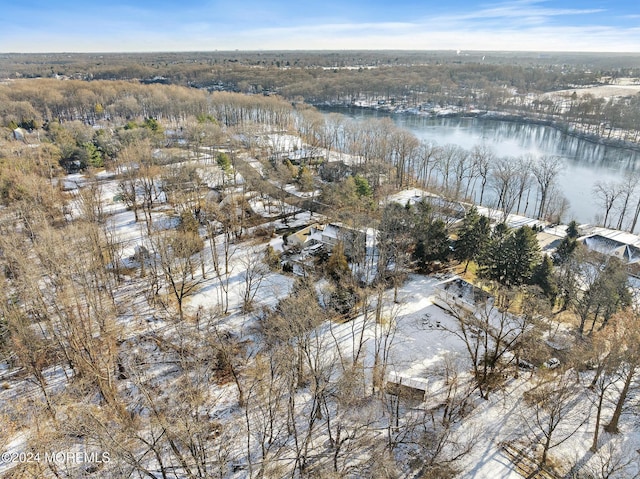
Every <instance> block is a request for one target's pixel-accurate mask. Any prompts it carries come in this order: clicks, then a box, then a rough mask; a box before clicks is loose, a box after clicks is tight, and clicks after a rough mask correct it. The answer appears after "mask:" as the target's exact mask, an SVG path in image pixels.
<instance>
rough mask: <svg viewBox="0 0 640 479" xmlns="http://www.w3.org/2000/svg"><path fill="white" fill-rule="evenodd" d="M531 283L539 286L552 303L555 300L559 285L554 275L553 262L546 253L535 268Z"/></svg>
mask: <svg viewBox="0 0 640 479" xmlns="http://www.w3.org/2000/svg"><path fill="white" fill-rule="evenodd" d="M531 283H532V284H534V285H536V286H539V287H540V289H541V290H542V293H543V294H544V295H545V296H546V297H547V298H548V299H549V301H550V302H551V304H553V303H554V302H555V298H556V296H557V295H558V286H557V284H556V281H555V278H554V275H553V262H552V261H551V258H549V256H547V255H545V256H544V257H543V258H542V261H541V262H540V263H539V264H538V265H537V266H536V267H535V268H534V270H533V276H532V278H531Z"/></svg>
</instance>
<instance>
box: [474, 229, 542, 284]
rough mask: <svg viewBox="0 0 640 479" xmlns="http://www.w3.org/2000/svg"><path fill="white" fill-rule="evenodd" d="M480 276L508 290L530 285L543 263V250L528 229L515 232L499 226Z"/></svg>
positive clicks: (482, 260)
mask: <svg viewBox="0 0 640 479" xmlns="http://www.w3.org/2000/svg"><path fill="white" fill-rule="evenodd" d="M479 262H480V267H481V268H480V274H481V275H482V276H484V277H486V278H488V279H491V280H494V281H497V282H499V283H501V284H503V285H505V286H519V285H521V284H530V282H531V278H532V276H533V271H534V268H535V267H536V266H537V265H538V264H539V263H540V246H539V245H538V240H537V239H536V234H535V232H534V231H533V230H532V229H531V228H529V227H528V226H523V227H522V228H519V229H518V230H516V231H515V232H514V231H511V230H509V229H508V228H506V226H502V227H501V226H500V225H498V226H496V229H495V230H494V233H493V235H492V238H491V241H490V242H489V244H488V246H487V249H486V252H485V254H483V255H482V256H481V257H480V261H479Z"/></svg>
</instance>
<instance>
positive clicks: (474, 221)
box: [455, 206, 491, 273]
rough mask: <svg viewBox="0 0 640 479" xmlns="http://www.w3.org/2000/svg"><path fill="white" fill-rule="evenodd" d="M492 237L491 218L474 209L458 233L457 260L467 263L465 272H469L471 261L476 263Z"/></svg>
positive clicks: (463, 221) (464, 220) (468, 213)
mask: <svg viewBox="0 0 640 479" xmlns="http://www.w3.org/2000/svg"><path fill="white" fill-rule="evenodd" d="M490 235H491V228H490V225H489V218H487V217H486V216H481V215H480V214H478V210H477V209H476V207H475V206H474V207H472V208H471V209H470V210H469V211H468V212H467V214H466V215H465V216H464V219H463V220H462V227H461V229H460V232H459V233H458V241H457V242H456V248H455V258H456V259H457V260H458V261H466V262H467V263H466V264H465V267H464V272H465V273H466V272H467V268H468V267H469V262H470V261H472V260H473V261H476V260H477V259H478V257H479V256H480V254H481V253H482V251H484V249H485V247H486V245H487V243H488V242H489V238H490Z"/></svg>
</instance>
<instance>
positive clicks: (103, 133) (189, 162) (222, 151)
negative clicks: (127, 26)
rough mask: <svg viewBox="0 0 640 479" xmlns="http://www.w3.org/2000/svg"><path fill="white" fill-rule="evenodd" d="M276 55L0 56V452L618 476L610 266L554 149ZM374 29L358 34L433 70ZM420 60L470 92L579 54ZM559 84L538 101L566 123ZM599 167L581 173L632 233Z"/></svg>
mask: <svg viewBox="0 0 640 479" xmlns="http://www.w3.org/2000/svg"><path fill="white" fill-rule="evenodd" d="M256 55H257V54H256ZM291 55H293V54H282V56H277V55H275V54H274V55H265V56H266V57H267V58H266V59H265V62H267V63H269V62H278V61H280V62H281V64H280V66H278V65H276V66H275V67H273V65H271V64H270V63H269V64H268V65H265V68H267V69H270V68H273V69H274V71H276V72H278V75H276V77H274V78H276V79H277V83H274V84H273V85H270V84H268V83H267V81H268V78H269V76H268V75H267V74H265V75H261V76H260V77H261V80H260V81H261V82H262V83H261V85H262V88H260V89H258V88H254V87H253V86H251V85H254V83H252V82H253V81H254V80H253V79H252V77H251V76H250V75H249V73H247V72H248V70H249V69H250V66H251V64H250V62H252V61H254V60H255V58H256V57H255V55H254V56H252V55H246V56H243V55H232V54H228V55H220V56H218V57H217V58H215V57H211V58H210V59H209V60H206V56H205V55H202V56H201V62H203V63H206V62H207V61H209V63H208V64H207V65H206V68H207V69H208V72H209V74H211V72H214V73H215V72H216V71H217V70H216V68H218V67H217V63H223V64H224V63H233V66H232V67H231V68H226V67H221V71H223V70H224V72H225V73H224V75H228V77H225V78H226V79H223V76H222V74H220V76H219V77H215V76H210V77H209V78H208V79H206V80H202V81H203V82H204V81H206V82H212V83H211V85H214V84H216V83H217V82H222V84H226V83H228V82H230V83H233V82H234V81H235V80H229V78H232V77H233V75H238V77H237V78H241V77H242V78H244V81H246V82H247V84H248V85H250V86H251V87H250V88H240V87H239V83H238V84H236V85H235V86H236V87H237V89H238V90H241V91H217V89H215V88H209V89H208V88H205V86H207V85H205V83H202V84H201V85H198V86H201V87H200V88H194V85H191V86H186V85H185V84H187V83H189V82H192V81H194V82H195V81H200V80H198V78H199V77H198V75H199V73H198V71H197V70H198V68H200V67H196V66H195V65H194V66H193V70H192V71H190V70H189V69H188V68H187V67H186V66H185V65H183V64H182V63H181V62H182V61H183V60H182V58H183V57H181V56H178V57H175V56H174V54H167V55H166V56H165V57H164V58H158V59H157V60H154V61H155V62H157V63H156V64H155V66H158V68H157V69H156V70H157V73H154V71H153V70H154V68H155V66H154V64H151V63H149V64H145V63H143V62H140V63H138V62H137V61H133V60H131V59H128V58H125V59H124V60H119V61H121V63H119V64H118V63H117V62H116V63H117V65H118V68H120V70H117V71H116V70H109V69H110V68H114V67H113V65H112V66H109V65H108V64H107V63H105V64H104V65H103V64H100V65H96V66H95V70H92V69H89V68H87V64H88V63H89V62H97V63H101V60H97V59H96V58H93V57H90V56H89V57H87V56H84V57H79V58H80V60H78V61H80V62H81V63H78V64H75V63H72V62H69V61H66V60H61V63H60V64H59V71H55V69H56V68H57V67H58V65H57V64H56V63H53V62H51V63H49V64H48V65H49V66H51V65H56V66H55V67H54V68H53V71H52V72H45V71H43V70H42V68H43V67H42V64H41V63H38V62H34V63H30V61H31V60H32V59H31V57H22V56H10V58H9V60H10V61H11V62H13V63H11V64H10V67H11V71H22V72H23V73H21V75H20V76H22V77H33V78H16V77H15V75H13V74H12V75H13V76H14V78H11V79H8V80H7V81H4V82H3V83H2V84H0V124H1V126H2V129H1V135H0V203H1V204H2V208H1V209H0V228H2V234H1V235H0V265H1V266H2V275H1V277H0V290H1V291H2V295H3V298H2V299H3V301H2V306H1V312H2V315H1V317H0V398H1V399H2V400H1V401H0V431H2V432H1V433H0V450H1V452H2V453H3V454H2V460H1V461H0V474H1V475H2V477H7V478H9V477H12V478H13V477H20V478H22V477H25V478H27V477H29V478H30V477H32V478H42V477H73V478H75V477H96V478H100V477H104V478H111V477H122V478H127V477H131V478H145V477H146V478H163V479H164V478H210V477H219V478H240V477H251V478H254V477H255V478H280V477H291V478H306V477H309V478H337V477H341V478H342V477H353V478H356V477H380V478H405V477H406V478H447V477H452V478H453V477H472V476H473V475H478V477H491V476H492V475H493V476H494V477H498V476H499V475H500V474H505V471H507V473H510V472H513V473H514V474H515V473H519V474H522V475H523V476H525V477H526V476H528V475H529V477H576V478H585V479H586V478H592V477H607V478H616V477H619V478H623V477H624V478H627V477H640V463H639V461H638V456H637V452H636V450H637V449H638V448H640V435H638V434H637V432H636V430H637V421H638V418H637V401H638V394H637V391H638V379H639V375H638V370H639V365H640V355H639V354H638V353H639V349H638V347H639V346H638V345H639V344H640V341H639V338H638V336H639V334H640V328H639V327H638V311H637V302H636V297H635V292H636V288H635V287H634V285H635V284H637V279H635V276H634V275H635V274H637V271H634V270H633V267H632V265H630V264H627V263H628V262H627V261H625V258H624V257H623V258H619V257H616V256H615V255H607V254H603V253H602V251H594V250H593V249H590V248H588V247H587V245H585V242H584V241H582V238H583V237H584V236H585V231H584V230H583V225H579V224H577V223H576V222H575V221H571V218H565V217H564V216H565V214H566V200H564V199H563V197H562V192H561V191H559V190H558V188H557V181H556V180H557V175H558V172H559V171H560V168H561V165H560V163H559V161H558V159H557V158H554V157H541V158H508V157H502V156H500V155H499V154H498V153H497V152H494V151H491V150H490V149H487V148H483V147H482V146H481V145H478V146H477V147H474V148H473V149H472V150H470V151H466V150H464V149H462V148H459V147H454V146H451V145H443V146H437V145H431V144H427V143H425V142H421V141H419V140H418V139H417V138H415V136H413V135H412V134H411V133H410V132H408V131H406V130H403V129H401V128H399V127H397V126H395V125H394V124H393V123H392V122H391V121H390V120H388V119H383V120H379V119H373V120H368V121H365V122H354V121H351V120H348V119H346V118H345V117H343V116H341V115H339V114H335V113H331V114H323V113H320V112H319V111H317V110H316V109H315V108H314V107H313V106H311V105H309V104H308V103H305V102H303V101H302V100H303V99H304V100H307V99H308V96H307V94H306V93H304V91H314V90H316V89H317V90H318V91H322V88H324V87H321V83H318V84H313V83H309V85H307V86H304V88H308V89H309V90H303V86H302V83H305V82H307V81H309V79H308V78H306V79H305V80H304V81H303V80H300V81H301V85H300V86H299V87H296V86H295V81H293V80H292V79H293V78H294V76H295V75H305V77H306V76H308V75H313V74H314V72H315V73H318V77H321V76H322V75H325V74H324V73H323V74H322V75H321V74H320V73H319V72H320V71H323V72H325V71H326V72H328V73H326V75H334V74H335V75H338V79H339V81H337V82H336V85H340V86H338V87H337V88H338V89H337V90H335V91H330V90H329V89H328V88H329V87H328V86H327V87H326V88H327V89H325V90H324V91H325V93H323V94H324V95H326V96H325V97H323V98H322V101H331V100H332V99H339V98H340V97H341V96H342V95H346V96H347V97H349V98H352V97H353V96H358V97H360V96H362V95H365V96H366V95H370V96H371V97H375V98H377V97H379V96H384V95H386V96H392V95H396V94H400V93H398V92H400V90H397V91H396V90H393V88H395V87H392V86H390V84H388V83H386V80H384V79H381V80H380V82H378V83H376V82H370V81H368V80H365V81H363V83H362V85H370V86H367V88H373V89H372V90H365V89H364V88H363V87H362V86H360V85H355V86H354V87H353V88H354V89H353V90H348V89H347V90H343V88H345V87H344V85H345V84H346V83H340V82H342V81H344V82H348V79H349V78H352V75H355V73H350V72H353V71H354V70H348V69H346V68H345V69H344V70H341V69H340V68H338V67H343V66H345V67H346V66H351V65H352V64H353V63H354V62H353V61H352V60H349V59H345V60H344V61H345V62H347V60H349V62H350V63H349V62H347V63H345V64H344V65H337V66H336V62H337V61H343V60H337V59H336V58H333V59H332V58H331V56H330V55H321V56H317V55H313V54H310V55H308V56H306V55H302V54H296V55H299V56H300V57H301V59H300V60H299V63H302V65H303V66H302V67H300V68H298V69H291V70H292V71H290V70H287V68H285V67H286V66H287V65H286V62H290V63H291V62H292V57H291ZM404 55H405V57H403V56H400V55H398V56H397V59H395V58H396V57H393V55H390V54H386V55H385V56H384V57H383V59H380V58H378V57H376V56H375V55H371V56H369V55H364V54H363V58H362V59H361V60H362V63H363V64H369V63H371V62H372V61H374V60H376V59H377V60H376V61H378V60H379V61H380V62H386V63H387V64H390V65H391V64H393V62H394V61H395V62H399V63H402V64H404V62H407V65H408V66H407V68H408V69H410V70H412V71H414V72H415V74H416V78H417V77H421V78H422V79H421V80H420V81H433V83H434V84H436V83H437V84H439V85H444V83H442V84H441V83H440V80H439V79H436V80H433V78H435V77H433V78H432V79H431V80H429V79H428V78H427V77H426V76H425V77H423V76H422V72H423V70H420V69H416V68H418V67H416V66H415V64H416V63H417V62H418V59H416V58H415V57H412V56H411V55H409V54H406V53H405V54H404ZM4 57H6V55H4V56H3V58H2V61H3V65H6V61H9V60H7V59H6V58H4ZM407 57H409V58H407ZM444 57H446V55H445V54H444V53H443V54H441V55H437V54H432V57H430V58H427V59H424V62H429V63H433V65H429V66H428V67H427V66H425V67H424V68H425V70H424V71H427V70H428V71H431V72H432V73H433V75H445V73H444V72H445V71H446V72H447V73H446V75H448V76H449V78H450V79H451V85H455V86H454V87H452V88H455V89H467V88H468V89H473V90H477V91H480V90H482V91H488V90H489V89H490V86H489V84H488V83H484V82H485V80H486V78H488V77H489V76H491V75H495V76H494V78H493V79H492V80H491V81H492V82H493V83H492V84H494V85H495V84H503V83H504V82H505V81H506V79H507V76H508V75H514V76H512V77H511V79H512V80H513V81H516V80H515V79H516V76H517V77H518V78H520V80H517V82H520V81H522V82H524V83H518V85H517V88H525V89H528V88H532V89H533V88H535V89H540V90H541V91H545V90H547V89H555V88H564V87H566V86H568V85H569V84H571V85H576V84H578V82H579V81H583V82H584V83H585V84H586V83H591V82H595V81H598V80H597V78H599V77H600V75H601V74H602V75H604V68H606V65H605V61H604V60H601V61H602V62H603V63H602V65H603V71H601V72H599V74H598V75H595V74H594V76H593V78H587V77H585V76H584V75H582V74H579V73H580V69H579V68H578V66H576V64H571V65H570V67H568V70H569V73H565V74H560V73H559V72H558V71H556V70H555V67H553V65H555V63H553V62H552V61H551V59H546V60H545V62H544V63H543V62H541V63H539V64H535V65H536V66H530V65H533V63H529V62H533V60H532V59H524V60H522V63H519V64H518V63H517V64H516V66H509V63H508V60H509V59H508V58H503V59H494V60H493V62H492V64H491V65H489V66H486V67H480V66H478V65H477V64H476V63H473V62H471V61H465V62H461V63H460V64H451V62H450V60H448V61H445V60H444ZM234 59H235V60H238V61H232V60H234ZM214 60H215V61H214ZM409 60H411V62H412V63H411V64H410V62H409ZM149 61H151V59H149ZM358 61H360V59H358ZM421 61H422V60H421ZM576 61H581V62H582V61H586V60H584V59H582V58H579V59H577V60H576ZM211 62H213V64H211ZM216 62H217V63H216ZM282 62H284V63H285V65H283V64H282ZM294 62H295V60H294ZM323 62H324V63H323ZM438 62H440V65H444V66H442V68H438ZM330 63H333V65H330ZM18 64H19V65H20V68H19V69H18V68H16V66H15V65H18ZM165 64H166V65H165ZM162 65H165V66H164V67H162ZM176 65H177V66H176ZM325 65H330V67H332V68H330V69H329V70H323V68H324V66H325ZM540 65H546V66H545V68H542V67H541V66H540ZM80 66H82V69H83V72H85V73H84V74H89V73H90V74H91V78H88V77H87V78H85V77H83V78H75V79H74V78H71V77H73V76H74V74H72V73H71V72H72V71H74V70H76V71H77V70H78V69H79V68H80ZM174 66H175V67H174ZM129 67H130V68H132V70H131V72H130V74H131V76H132V77H131V78H125V76H126V75H125V73H123V72H124V71H125V68H129ZM4 68H6V67H4ZM47 68H48V67H47ZM245 68H246V69H247V70H245ZM398 68H400V66H394V69H395V70H396V71H397V70H398ZM565 68H567V67H565ZM629 68H630V69H631V68H632V67H631V66H630V67H629ZM136 69H138V70H136ZM316 70H318V71H316ZM381 70H382V68H376V69H371V70H368V69H366V68H363V70H362V72H361V73H365V72H366V74H367V75H374V74H375V73H376V71H381ZM114 71H116V73H114ZM202 71H204V70H202ZM470 71H471V72H473V71H475V73H473V74H471V73H469V72H470ZM527 71H530V72H534V71H535V72H540V75H541V79H540V80H539V82H538V80H536V81H535V82H533V81H532V82H531V83H527V82H528V81H529V80H527V79H526V76H527V75H526V72H527ZM571 71H574V72H575V75H576V76H575V78H573V77H571ZM172 72H173V73H172ZM179 72H181V73H179ZM334 72H337V73H334ZM355 72H358V70H355ZM456 72H457V73H456ZM462 72H466V73H465V74H464V75H463V74H462ZM491 72H492V73H491ZM542 72H546V73H545V74H543V73H542ZM52 73H53V74H56V75H59V77H58V78H44V77H45V76H50V75H51V74H52ZM343 73H344V75H343ZM607 73H608V74H609V75H611V74H612V73H613V72H611V71H608V72H607ZM619 73H620V74H624V75H628V74H629V75H630V72H624V73H621V72H619ZM127 74H129V73H127ZM170 74H172V75H173V74H175V75H176V76H175V77H173V76H171V75H170ZM101 75H104V77H105V78H108V77H109V75H113V76H116V77H117V78H116V79H99V78H101ZM152 75H153V77H155V76H156V75H157V76H162V77H164V78H168V79H170V81H169V83H171V84H164V83H162V82H148V83H147V82H141V81H137V80H136V81H134V80H133V77H135V78H137V79H138V80H139V79H144V78H149V77H151V76H152ZM179 75H184V76H183V77H179ZM189 75H193V76H192V77H189ZM202 75H203V76H202V77H201V78H204V77H205V76H206V75H205V74H204V73H202ZM279 75H281V76H279ZM8 76H10V75H8ZM40 76H42V78H39V77H40ZM462 76H465V77H466V79H465V80H464V81H463V80H461V78H462ZM62 77H65V78H62ZM153 77H152V78H153ZM425 78H427V79H426V80H425ZM543 78H544V80H543ZM578 78H581V79H582V80H578ZM274 81H275V80H274ZM319 81H320V82H321V81H324V80H323V79H322V78H320V80H319ZM545 82H548V83H545ZM405 83H406V80H405ZM472 83H473V85H472ZM534 83H535V86H534ZM325 85H328V83H325ZM543 85H546V86H543ZM296 88H299V90H296ZM398 88H399V87H398ZM402 88H406V86H404V87H402ZM224 89H227V88H226V87H225V88H224ZM229 89H231V88H229ZM384 89H387V92H385V90H384ZM244 90H246V91H244ZM266 90H269V91H273V92H274V93H275V92H276V91H277V93H278V94H264V93H265V91H266ZM424 91H426V90H424ZM451 91H453V90H450V91H449V93H451ZM303 93H304V94H303ZM421 98H422V97H421ZM425 98H426V97H425ZM465 98H469V97H465ZM509 98H510V100H509V101H507V102H505V103H504V104H512V105H515V104H516V103H517V102H518V101H519V100H517V98H518V96H513V95H512V96H510V97H509ZM317 99H318V100H320V97H318V98H317ZM314 100H315V99H314ZM349 101H351V100H349ZM465 101H466V100H465ZM574 101H575V104H574V105H573V106H572V107H571V108H569V109H568V110H567V111H566V112H565V111H563V112H558V113H559V114H560V113H562V114H563V115H565V119H573V118H579V119H580V121H581V122H583V124H584V125H587V124H591V123H590V122H592V120H588V119H587V118H588V116H589V115H587V114H586V113H584V111H583V112H582V113H576V112H577V111H578V110H577V109H578V102H579V100H577V99H574ZM580 101H583V102H586V101H587V100H580ZM634 101H636V100H635V99H634V98H627V99H624V100H619V102H618V103H616V104H617V105H618V106H617V107H616V108H618V110H620V111H627V110H625V107H626V106H631V105H634V104H635V103H633V102H634ZM520 103H522V102H520ZM605 106H606V105H605ZM606 110H607V108H604V107H603V111H606ZM585 111H586V110H585ZM629 111H630V110H629ZM571 115H574V116H571ZM594 118H595V117H594ZM576 121H577V120H576ZM593 121H595V120H593ZM593 124H595V123H593ZM617 128H619V129H621V130H624V131H625V132H626V134H627V137H626V138H628V139H630V138H632V137H633V135H634V134H636V132H635V130H633V129H631V130H630V129H629V128H627V127H626V126H625V125H624V124H623V123H620V124H619V125H618V126H617ZM620 181H621V182H620V183H619V184H618V185H601V186H602V188H600V189H599V190H596V191H593V192H592V194H593V195H594V196H593V197H594V200H597V201H601V203H602V207H603V222H602V225H601V226H604V227H615V226H617V229H618V230H622V229H629V231H633V229H634V228H635V226H636V223H637V220H638V216H639V215H640V198H639V197H638V193H639V192H638V191H637V189H636V182H635V180H634V179H633V177H629V178H624V179H621V180H620ZM625 185H627V187H626V189H625ZM614 186H615V188H614ZM472 190H477V191H480V195H479V201H478V202H477V204H472V202H471V200H470V198H471V196H470V192H471V191H472ZM614 190H615V191H619V193H617V194H616V196H615V198H613V199H612V198H611V195H612V191H614ZM529 202H530V203H532V204H534V208H533V209H534V210H535V212H536V215H535V216H536V217H535V218H532V220H533V222H531V223H529V224H527V225H524V226H521V225H517V224H514V223H513V219H514V215H515V214H516V213H518V212H521V211H524V210H525V209H526V206H525V203H529ZM562 223H565V225H562ZM558 225H560V226H558ZM551 226H554V227H553V228H551ZM545 235H546V236H545ZM549 237H553V242H552V243H551V245H550V244H549V243H548V242H547V243H545V242H544V241H543V238H549ZM56 454H57V455H56ZM74 454H75V455H74ZM69 457H71V458H72V460H69ZM78 458H80V459H78ZM487 458H489V459H487ZM505 464H506V465H505ZM505 477H509V476H505ZM513 477H516V476H513Z"/></svg>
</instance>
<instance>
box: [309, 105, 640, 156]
mask: <svg viewBox="0 0 640 479" xmlns="http://www.w3.org/2000/svg"><path fill="white" fill-rule="evenodd" d="M312 106H313V107H315V108H319V109H337V110H365V111H376V112H382V113H386V114H388V115H390V116H391V115H412V116H418V117H428V118H432V119H437V118H480V119H482V120H489V121H504V122H512V123H520V124H523V125H540V126H547V127H549V128H553V129H554V130H557V131H559V132H560V133H563V134H565V135H567V136H570V137H572V138H577V139H580V140H583V141H587V142H589V143H592V144H594V145H602V146H606V147H613V148H619V149H622V150H629V151H633V152H639V153H640V142H637V143H636V142H632V141H628V140H623V139H619V138H604V137H602V136H600V135H596V134H593V133H585V132H581V131H579V130H577V129H575V128H572V127H571V125H570V124H568V123H564V122H559V121H557V120H553V119H546V118H535V117H531V116H527V115H521V114H513V113H506V112H500V111H492V110H472V111H451V110H448V111H446V110H445V113H438V112H435V111H429V110H418V109H416V108H389V106H388V105H370V106H366V105H354V104H348V105H347V104H345V103H340V104H329V103H317V104H312Z"/></svg>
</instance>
